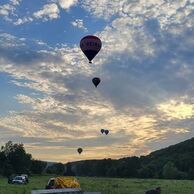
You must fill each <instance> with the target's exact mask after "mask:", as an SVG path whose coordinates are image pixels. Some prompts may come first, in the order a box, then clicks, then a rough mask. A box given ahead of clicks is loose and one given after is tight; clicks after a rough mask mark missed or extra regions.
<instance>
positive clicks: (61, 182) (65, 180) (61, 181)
mask: <svg viewBox="0 0 194 194" xmlns="http://www.w3.org/2000/svg"><path fill="white" fill-rule="evenodd" d="M55 186H56V188H80V184H79V182H78V180H77V179H76V178H75V177H56V178H55Z"/></svg>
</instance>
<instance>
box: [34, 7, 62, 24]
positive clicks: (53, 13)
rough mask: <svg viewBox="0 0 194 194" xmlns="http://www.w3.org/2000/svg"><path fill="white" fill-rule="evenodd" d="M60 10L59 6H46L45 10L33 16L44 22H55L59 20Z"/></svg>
mask: <svg viewBox="0 0 194 194" xmlns="http://www.w3.org/2000/svg"><path fill="white" fill-rule="evenodd" d="M59 13H60V11H59V8H58V6H57V4H55V3H52V4H46V5H44V6H43V8H42V9H41V10H39V11H37V12H35V13H34V14H33V16H34V17H35V18H37V19H43V20H44V21H48V20H53V19H57V18H59V17H60V16H59Z"/></svg>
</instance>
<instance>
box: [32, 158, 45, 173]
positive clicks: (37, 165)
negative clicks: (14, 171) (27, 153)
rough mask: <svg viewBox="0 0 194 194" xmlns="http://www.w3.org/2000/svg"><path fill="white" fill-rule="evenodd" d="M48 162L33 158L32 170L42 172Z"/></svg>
mask: <svg viewBox="0 0 194 194" xmlns="http://www.w3.org/2000/svg"><path fill="white" fill-rule="evenodd" d="M46 165H47V163H46V162H43V161H40V160H32V165H31V169H30V170H31V172H32V173H34V174H42V172H43V171H44V169H45V168H46Z"/></svg>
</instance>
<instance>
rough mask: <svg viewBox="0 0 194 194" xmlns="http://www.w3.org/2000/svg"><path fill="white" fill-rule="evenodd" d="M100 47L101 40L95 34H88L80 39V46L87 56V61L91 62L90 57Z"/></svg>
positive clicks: (91, 57)
mask: <svg viewBox="0 0 194 194" xmlns="http://www.w3.org/2000/svg"><path fill="white" fill-rule="evenodd" d="M101 47H102V42H101V40H100V39H99V38H98V37H97V36H93V35H88V36H85V37H83V38H82V39H81V41H80V48H81V50H82V52H83V53H84V54H85V55H86V57H87V58H88V60H89V63H92V59H93V58H94V57H95V56H96V55H97V53H98V52H99V51H100V49H101Z"/></svg>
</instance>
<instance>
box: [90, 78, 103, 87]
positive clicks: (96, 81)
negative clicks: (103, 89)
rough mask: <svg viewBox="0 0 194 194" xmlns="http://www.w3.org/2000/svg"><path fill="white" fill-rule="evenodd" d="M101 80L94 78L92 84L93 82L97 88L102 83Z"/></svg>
mask: <svg viewBox="0 0 194 194" xmlns="http://www.w3.org/2000/svg"><path fill="white" fill-rule="evenodd" d="M100 81H101V80H100V78H99V77H94V78H93V79H92V82H93V84H94V85H95V87H97V86H98V84H99V83H100Z"/></svg>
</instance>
